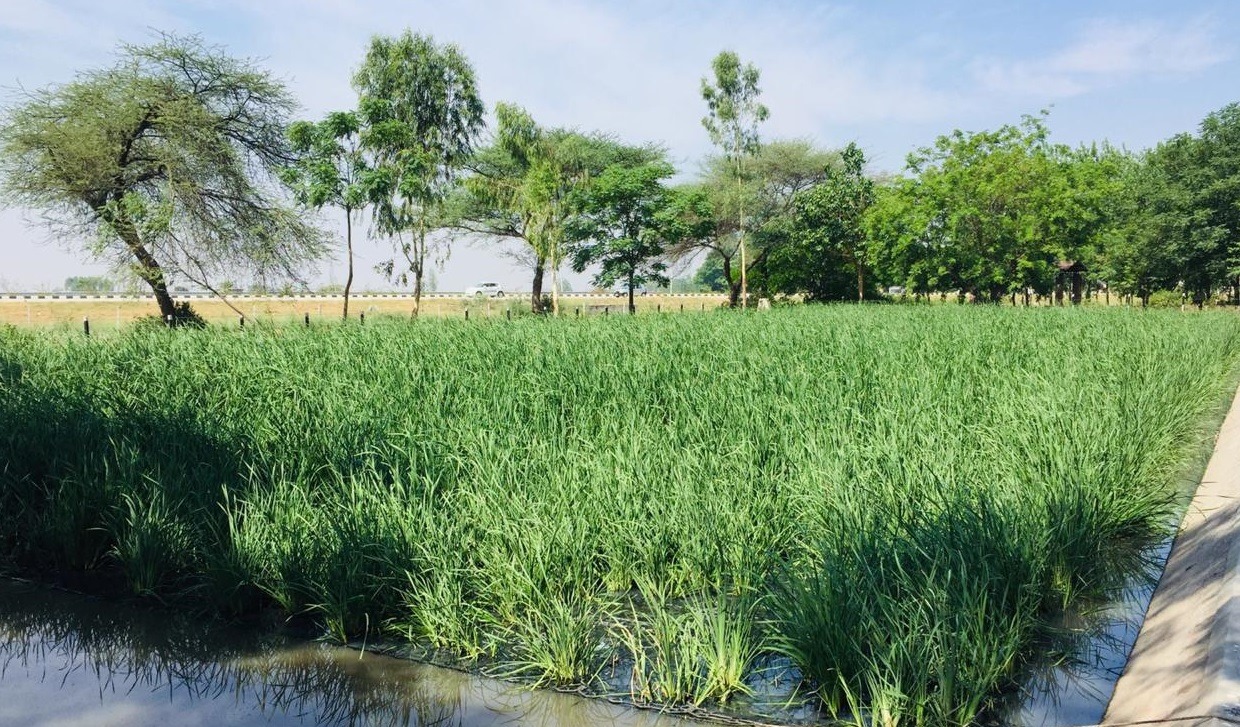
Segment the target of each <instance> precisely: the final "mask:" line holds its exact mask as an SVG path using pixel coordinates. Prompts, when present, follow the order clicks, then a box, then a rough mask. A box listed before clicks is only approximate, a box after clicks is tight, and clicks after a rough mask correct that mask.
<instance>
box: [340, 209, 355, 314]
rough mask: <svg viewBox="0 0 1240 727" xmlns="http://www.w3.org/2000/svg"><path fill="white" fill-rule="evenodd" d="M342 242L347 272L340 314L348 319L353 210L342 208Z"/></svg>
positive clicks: (351, 286)
mask: <svg viewBox="0 0 1240 727" xmlns="http://www.w3.org/2000/svg"><path fill="white" fill-rule="evenodd" d="M344 242H345V247H346V248H347V250H348V263H349V274H348V275H347V276H346V277H345V279H344V313H343V315H342V316H341V317H342V318H343V319H344V320H346V321H347V320H349V291H350V290H351V289H352V288H353V210H351V209H349V208H348V207H345V208H344Z"/></svg>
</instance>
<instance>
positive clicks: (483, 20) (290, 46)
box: [0, 0, 1228, 288]
mask: <svg viewBox="0 0 1240 727" xmlns="http://www.w3.org/2000/svg"><path fill="white" fill-rule="evenodd" d="M5 4H6V5H13V6H15V7H13V8H11V9H10V8H8V7H6V8H5V10H4V11H3V12H0V85H11V84H13V83H14V81H16V80H18V79H20V80H21V81H22V82H23V83H25V84H26V85H28V86H40V85H43V84H46V83H49V82H55V81H64V80H68V79H69V78H71V77H72V74H73V72H74V70H75V69H81V68H91V67H98V66H100V65H103V64H106V63H108V62H109V61H110V59H111V54H112V50H113V49H114V48H115V46H116V44H117V43H118V42H120V41H141V40H143V39H144V38H146V37H149V33H150V30H149V29H151V28H159V29H163V30H172V31H177V32H198V33H201V34H202V35H203V36H204V37H205V38H206V40H207V41H209V42H212V43H219V44H222V45H225V46H227V48H228V50H229V51H230V52H233V53H235V54H238V55H248V56H255V57H259V58H261V59H262V64H263V65H264V66H265V67H267V68H269V69H271V70H272V71H273V72H274V73H275V74H276V75H278V76H280V77H281V78H284V79H286V80H287V81H288V83H289V86H290V90H291V91H292V92H293V94H294V95H295V96H296V97H297V98H299V99H300V100H301V102H302V104H303V105H304V107H305V108H304V111H303V113H304V114H306V115H307V116H308V117H311V118H314V117H318V116H320V115H322V114H323V113H325V112H327V111H330V110H333V109H338V108H347V107H348V106H350V105H352V104H353V103H354V102H355V96H354V94H353V91H352V89H351V87H350V83H349V79H350V77H351V75H352V72H353V70H354V68H355V67H356V66H357V65H358V64H359V63H360V61H361V60H362V57H363V54H364V52H365V48H366V44H367V41H368V39H369V38H370V36H371V35H372V34H375V33H382V34H396V33H399V32H401V31H402V30H403V29H404V28H406V27H409V28H411V29H413V30H414V31H416V32H422V33H429V34H432V35H434V36H435V38H436V39H437V40H438V41H441V42H453V43H456V44H458V45H459V46H460V47H461V49H462V50H463V51H464V53H465V55H466V56H467V57H468V58H469V59H470V60H471V61H472V62H473V64H474V66H475V69H476V71H477V74H478V78H479V83H480V86H481V91H482V94H483V98H484V100H485V101H486V102H487V104H488V106H493V105H494V103H495V102H497V101H513V102H517V103H520V104H522V105H524V106H526V107H527V108H528V109H529V110H530V112H531V113H532V114H533V116H534V118H535V119H537V120H538V121H539V122H541V123H544V124H547V125H563V126H574V127H578V128H582V129H587V130H590V129H601V130H606V131H609V132H612V133H615V134H616V135H618V136H619V137H620V138H622V139H624V140H627V141H634V142H636V141H659V142H663V143H664V144H666V145H667V147H668V148H669V150H670V152H671V154H672V156H673V159H674V161H676V163H677V164H678V165H679V166H680V168H681V169H682V170H685V171H687V172H688V173H692V172H693V171H694V170H695V169H696V161H697V160H698V159H699V158H700V157H701V155H703V154H704V153H706V152H708V151H709V150H710V144H709V140H708V138H707V135H706V133H705V131H704V130H703V129H702V126H701V124H700V119H701V118H702V115H703V113H704V112H705V107H704V104H703V103H702V101H701V99H700V96H699V81H700V79H701V77H702V76H703V75H705V74H706V73H707V71H708V69H709V65H710V61H711V59H712V58H713V57H714V55H715V54H716V53H718V52H719V51H720V50H721V49H723V48H730V49H733V50H735V51H737V52H738V53H739V54H740V55H741V57H742V58H743V59H745V60H747V61H752V62H754V63H755V64H756V65H757V66H758V67H759V68H760V69H761V70H762V86H763V90H764V93H763V101H764V103H766V104H767V106H769V107H770V109H771V118H770V120H769V122H768V123H767V124H766V127H765V129H764V134H765V135H766V136H767V137H772V136H798V137H810V138H814V139H816V140H817V141H819V142H820V143H823V144H828V145H835V144H840V143H843V142H844V141H847V140H850V139H851V138H852V134H856V133H858V130H862V131H863V132H864V138H862V139H861V141H862V142H863V143H865V142H866V141H872V140H873V139H875V138H885V139H886V141H887V146H888V147H890V148H886V149H879V150H878V151H877V156H878V157H879V158H880V159H881V158H882V157H883V156H884V153H885V154H886V156H887V157H888V158H889V159H891V160H894V159H898V158H899V157H900V156H902V155H903V153H904V152H905V151H907V150H908V149H909V148H911V147H912V146H914V145H915V144H916V143H920V142H922V141H924V139H923V138H921V134H922V133H924V130H925V129H927V128H929V127H932V126H936V127H942V128H950V127H951V126H955V125H962V124H963V125H968V124H969V123H972V120H974V119H976V118H978V117H983V116H986V114H991V115H993V114H995V113H1007V112H1008V111H1009V110H1010V111H1011V113H1012V115H1013V117H1014V116H1015V114H1018V113H1020V112H1022V111H1027V110H1029V109H1028V108H1027V106H1026V104H1027V99H1028V97H1030V96H1033V97H1036V100H1037V101H1038V102H1045V101H1046V100H1054V99H1056V98H1059V97H1067V96H1075V95H1080V94H1084V93H1087V92H1088V91H1090V90H1091V89H1095V88H1098V87H1100V86H1104V85H1107V84H1114V83H1118V82H1121V81H1124V80H1127V79H1133V78H1142V77H1145V76H1150V75H1157V74H1181V73H1192V72H1195V71H1199V70H1203V69H1208V68H1210V67H1211V66H1213V65H1215V64H1218V63H1219V62H1221V61H1222V60H1224V59H1226V58H1227V57H1228V53H1227V52H1226V51H1225V50H1223V49H1222V46H1221V41H1220V40H1219V37H1218V34H1217V33H1216V32H1215V31H1214V30H1213V29H1212V28H1211V26H1210V23H1209V21H1208V19H1197V20H1192V21H1189V22H1185V23H1181V24H1178V25H1177V24H1172V23H1166V22H1155V21H1116V20H1111V21H1095V22H1092V23H1089V24H1087V25H1085V26H1084V27H1083V29H1082V30H1081V32H1080V33H1079V34H1078V35H1077V36H1075V37H1074V38H1073V39H1071V41H1070V42H1069V43H1068V44H1067V45H1064V46H1062V47H1060V48H1059V49H1058V50H1057V51H1054V52H1051V53H1048V54H1047V55H1045V56H1043V57H1042V58H1039V59H1034V60H1013V59H1012V58H1010V57H1006V58H1004V57H997V58H987V59H981V60H971V59H974V58H976V53H977V52H976V50H975V48H976V45H974V44H973V42H974V40H975V39H971V38H970V36H969V33H971V32H980V31H978V30H977V29H976V28H967V27H963V26H961V25H960V24H959V23H958V22H956V20H953V19H952V18H950V17H949V18H947V19H946V20H942V19H940V20H941V22H940V21H936V22H935V23H928V24H927V27H925V28H924V29H918V31H917V32H916V33H914V34H906V35H908V37H898V35H899V31H897V30H894V29H892V30H883V31H874V32H890V33H891V37H890V38H887V37H875V36H874V34H873V32H871V33H869V34H867V33H866V32H859V31H858V29H859V28H864V27H873V24H872V23H870V24H868V25H867V23H864V22H858V21H859V20H870V21H872V20H873V17H871V15H870V14H872V13H879V12H881V13H891V12H896V11H895V10H894V9H890V8H888V9H884V10H881V11H880V10H876V9H874V8H872V7H870V6H859V5H855V4H854V5H852V6H851V9H849V7H846V6H842V5H839V4H836V3H809V2H803V3H793V2H789V1H787V0H770V1H769V2H762V3H755V2H752V1H751V0H678V2H674V3H668V2H661V1H660V0H625V1H624V2H599V1H598V0H523V1H522V2H501V1H500V0H454V1H453V2H433V1H432V0H365V1H361V0H264V1H263V2H254V1H253V0H114V1H113V2H96V1H95V0H22V2H18V1H17V0H10V1H9V2H7V3H5ZM861 13H865V14H866V16H862V15H861ZM957 20H958V19H957ZM913 128H916V129H918V135H917V136H913V135H912V134H911V133H910V131H909V130H910V129H913ZM841 130H847V131H841ZM1176 130H1178V129H1176ZM329 219H333V218H330V217H329ZM43 237H45V235H44V234H43V233H42V231H41V230H38V229H36V228H31V227H29V226H26V225H25V224H24V223H23V222H21V221H20V215H18V214H16V213H9V214H0V240H7V241H9V242H8V244H7V245H6V249H5V250H4V252H3V253H0V256H2V257H0V277H4V278H6V279H8V280H9V281H10V282H12V281H14V280H16V281H17V282H19V283H20V282H22V281H31V283H32V284H34V283H37V282H39V281H43V280H45V279H52V280H53V281H54V280H58V279H60V278H63V277H64V275H65V274H70V273H68V272H65V266H64V265H63V262H64V260H65V259H67V258H65V257H64V256H63V255H61V254H60V253H59V251H58V250H53V249H52V248H47V247H44V248H36V247H35V246H34V242H33V241H34V240H38V239H42V238H43ZM364 248H365V254H366V255H367V256H369V257H371V258H374V259H378V258H379V257H380V249H379V248H378V247H377V244H376V245H365V246H364ZM368 265H369V263H366V264H365V265H363V267H367V266H368ZM505 265H507V264H506V263H504V262H503V261H497V260H496V258H495V257H494V256H493V255H490V254H489V253H486V252H480V251H478V250H471V249H468V248H466V249H461V250H459V251H458V252H457V253H456V254H455V255H454V257H453V259H452V261H451V262H450V263H449V266H448V269H447V270H446V271H445V273H444V274H443V275H441V276H440V281H441V283H442V285H443V286H444V287H448V288H460V287H463V286H464V285H466V284H468V283H470V282H472V281H473V279H474V278H484V277H485V278H493V279H497V280H500V281H501V282H504V283H505V284H506V285H511V286H513V287H515V286H516V285H518V284H520V283H521V281H523V280H524V278H525V276H524V274H523V273H521V272H519V271H515V270H514V271H512V272H508V273H505V272H502V271H501V270H502V269H503V268H504V266H505ZM45 269H46V270H49V271H51V272H49V273H47V274H46V275H44V274H37V273H36V272H32V271H36V270H45ZM339 270H340V266H339V265H337V278H339ZM364 276H365V278H366V279H365V282H364V283H363V284H373V285H379V284H380V281H379V280H378V278H377V276H375V275H374V274H373V273H370V272H369V271H366V272H365V273H364ZM323 277H324V278H325V277H326V275H324V276H323ZM574 284H575V285H576V286H578V287H581V285H582V281H580V280H574Z"/></svg>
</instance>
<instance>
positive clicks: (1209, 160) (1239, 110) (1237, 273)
mask: <svg viewBox="0 0 1240 727" xmlns="http://www.w3.org/2000/svg"><path fill="white" fill-rule="evenodd" d="M1146 163H1147V165H1148V166H1149V170H1148V173H1147V175H1146V176H1145V178H1144V180H1145V181H1146V182H1148V183H1149V185H1150V186H1149V187H1148V189H1147V192H1148V193H1149V195H1150V198H1149V202H1150V203H1151V204H1150V211H1153V212H1155V213H1156V214H1155V216H1154V218H1153V219H1152V220H1150V221H1149V222H1150V223H1151V224H1152V226H1154V227H1155V228H1156V229H1158V230H1159V231H1160V237H1161V242H1162V244H1163V245H1165V246H1166V247H1167V248H1168V249H1167V251H1166V253H1167V256H1166V258H1165V262H1167V263H1169V264H1170V266H1171V268H1172V269H1171V270H1169V271H1168V272H1169V277H1168V278H1167V279H1166V280H1163V281H1162V282H1161V284H1162V285H1163V286H1164V287H1171V286H1174V285H1180V284H1182V285H1183V286H1184V289H1185V292H1186V293H1191V294H1192V296H1193V298H1194V300H1195V301H1196V302H1198V303H1202V302H1204V301H1205V300H1206V299H1207V298H1208V297H1209V296H1210V295H1212V294H1213V293H1214V292H1215V291H1216V290H1218V289H1220V288H1228V287H1229V288H1231V290H1232V296H1233V300H1234V301H1236V302H1237V303H1240V104H1231V105H1228V106H1226V107H1224V108H1222V109H1220V110H1218V111H1215V112H1213V113H1211V114H1209V115H1208V116H1206V118H1205V119H1204V120H1203V121H1202V122H1201V126H1200V129H1199V132H1198V134H1197V135H1196V136H1194V135H1191V134H1179V135H1177V136H1175V137H1172V138H1171V139H1169V140H1167V141H1165V142H1163V143H1162V144H1159V145H1158V147H1157V148H1155V149H1154V150H1152V151H1151V152H1150V153H1149V154H1148V155H1147V157H1146Z"/></svg>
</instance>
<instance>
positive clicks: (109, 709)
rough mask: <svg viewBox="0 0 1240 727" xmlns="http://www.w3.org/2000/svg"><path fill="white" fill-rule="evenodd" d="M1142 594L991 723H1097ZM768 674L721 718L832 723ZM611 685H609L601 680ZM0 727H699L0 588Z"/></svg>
mask: <svg viewBox="0 0 1240 727" xmlns="http://www.w3.org/2000/svg"><path fill="white" fill-rule="evenodd" d="M1160 556H1165V550H1164V551H1163V552H1162V553H1160ZM1150 592H1151V588H1150V587H1149V585H1148V579H1145V580H1143V582H1142V583H1139V584H1136V585H1134V586H1133V587H1132V588H1130V589H1129V590H1128V592H1127V593H1126V595H1125V599H1124V600H1123V601H1122V602H1120V603H1116V604H1112V605H1111V606H1109V607H1107V608H1106V609H1104V610H1102V611H1100V612H1099V613H1096V614H1092V615H1091V616H1090V617H1089V618H1088V619H1084V620H1082V619H1077V620H1076V622H1075V623H1066V624H1064V626H1065V630H1066V632H1072V633H1076V634H1077V635H1078V638H1077V639H1076V643H1075V647H1076V653H1074V654H1072V655H1069V656H1067V657H1066V658H1064V659H1062V663H1058V664H1056V665H1055V666H1048V667H1047V668H1045V669H1043V670H1041V671H1039V672H1037V673H1035V674H1034V675H1033V676H1032V677H1031V678H1030V679H1029V682H1028V684H1027V685H1026V687H1025V689H1024V690H1023V692H1022V693H1021V694H1018V695H1013V704H1012V708H1011V712H1010V713H1009V714H1008V715H1007V716H1006V717H1004V718H1002V719H1000V720H998V721H997V723H998V724H1006V725H1014V726H1016V725H1019V726H1020V727H1073V726H1076V725H1086V724H1095V723H1097V722H1098V721H1099V720H1100V719H1101V717H1102V713H1103V711H1104V710H1105V708H1106V704H1107V701H1108V699H1109V698H1110V694H1111V691H1112V689H1113V688H1114V685H1115V681H1116V679H1118V677H1119V675H1120V673H1121V672H1122V671H1123V667H1124V662H1125V660H1126V659H1127V656H1128V652H1129V649H1130V648H1131V646H1132V643H1133V642H1134V641H1135V639H1136V635H1137V632H1138V631H1139V629H1140V623H1141V617H1142V615H1143V613H1144V610H1145V607H1146V605H1147V604H1148V601H1149V597H1150ZM388 650H390V651H392V652H395V653H399V652H400V649H399V647H395V648H393V647H388ZM620 671H621V672H623V669H621V670H620ZM766 674H767V676H766V678H765V679H763V680H757V681H755V682H754V683H753V686H754V687H755V688H756V695H755V696H754V697H752V698H749V699H745V700H743V701H741V702H740V703H738V704H736V705H734V708H733V719H734V720H735V721H734V723H737V722H741V721H742V720H744V721H749V722H751V723H755V722H757V723H766V722H769V723H772V724H796V725H821V724H829V720H828V719H827V718H826V717H824V716H823V715H820V714H818V713H817V712H816V711H815V710H814V709H813V708H810V707H806V706H800V707H798V708H790V707H789V704H788V699H789V698H791V697H793V692H792V691H791V689H790V688H791V687H792V686H793V681H794V680H795V676H796V675H795V672H794V671H792V670H789V669H788V668H783V669H780V668H772V669H770V670H768V671H767V672H766ZM611 681H617V682H618V681H622V679H619V680H617V679H616V674H615V673H613V679H612V680H611ZM742 715H744V716H743V717H742ZM738 717H739V718H740V719H736V718H738ZM0 724H23V725H59V726H62V727H71V726H75V725H135V726H142V725H171V724H176V725H217V724H228V725H320V724H326V725H394V726H395V725H401V726H409V727H417V726H423V725H444V726H447V725H452V726H455V727H470V726H476V727H485V726H490V725H537V726H539V727H569V726H575V725H611V726H614V727H693V725H703V724H706V722H701V721H692V720H687V719H683V718H679V717H673V716H668V715H663V714H659V713H657V712H653V711H647V710H639V709H635V708H632V707H627V706H624V705H620V704H615V703H613V702H611V701H607V700H605V699H599V698H583V697H580V696H576V695H571V694H561V693H557V692H551V691H545V690H530V689H528V688H526V687H524V686H521V685H514V684H510V683H506V682H501V681H497V680H493V679H487V678H482V677H478V676H474V675H469V674H465V673H462V672H459V671H454V670H451V669H445V668H441V667H436V666H430V665H425V664H420V663H417V662H414V661H410V660H408V659H404V658H398V657H395V656H390V655H387V654H385V653H377V651H376V650H375V649H374V648H368V649H358V648H346V647H340V646H333V645H329V644H325V643H321V642H316V641H313V640H308V639H306V638H305V637H304V636H302V635H297V634H292V633H287V632H286V631H284V630H282V629H280V628H278V627H271V626H269V627H265V628H262V629H258V628H255V627H246V628H241V627H230V626H226V625H223V624H220V623H217V622H213V621H210V620H204V619H201V618H195V617H193V616H190V615H187V614H182V613H174V612H169V611H165V610H155V609H148V608H144V607H142V606H136V605H134V604H132V603H116V602H112V601H108V600H102V599H97V598H92V597H88V596H82V595H78V594H75V593H69V592H65V591H60V590H53V589H50V588H48V587H46V586H42V585H38V584H32V583H27V582H23V581H13V580H2V579H0Z"/></svg>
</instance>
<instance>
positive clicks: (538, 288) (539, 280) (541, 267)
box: [530, 255, 547, 313]
mask: <svg viewBox="0 0 1240 727" xmlns="http://www.w3.org/2000/svg"><path fill="white" fill-rule="evenodd" d="M546 270H547V259H546V258H545V257H543V256H541V255H539V256H538V260H537V261H536V262H535V263H534V283H533V286H532V292H531V293H530V310H531V311H532V312H534V313H542V286H543V273H545V272H546Z"/></svg>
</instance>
